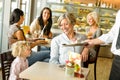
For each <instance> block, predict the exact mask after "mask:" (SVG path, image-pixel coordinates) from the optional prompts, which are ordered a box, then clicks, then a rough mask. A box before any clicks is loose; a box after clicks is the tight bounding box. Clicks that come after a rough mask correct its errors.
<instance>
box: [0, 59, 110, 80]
mask: <svg viewBox="0 0 120 80" xmlns="http://www.w3.org/2000/svg"><path fill="white" fill-rule="evenodd" d="M106 64H107V65H106ZM111 64H112V59H109V58H101V57H99V58H98V62H97V80H108V79H109V73H110V70H111ZM89 68H90V73H89V75H88V80H94V75H93V71H94V70H93V69H94V65H93V64H90V65H89ZM0 80H2V76H1V70H0Z"/></svg>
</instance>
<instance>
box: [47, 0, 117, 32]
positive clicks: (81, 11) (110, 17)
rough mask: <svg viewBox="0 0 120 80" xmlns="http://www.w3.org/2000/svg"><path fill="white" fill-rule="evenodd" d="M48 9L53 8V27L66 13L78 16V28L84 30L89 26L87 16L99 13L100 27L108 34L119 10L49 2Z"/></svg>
mask: <svg viewBox="0 0 120 80" xmlns="http://www.w3.org/2000/svg"><path fill="white" fill-rule="evenodd" d="M47 5H48V7H50V8H51V10H52V14H53V27H55V26H56V25H57V19H58V17H59V16H60V15H61V14H63V13H66V12H70V13H73V14H74V15H75V16H76V20H77V26H75V27H77V28H80V29H81V28H82V29H83V28H84V29H85V27H87V26H88V24H87V23H86V16H87V14H88V13H89V12H91V11H97V12H98V14H99V15H100V21H99V25H100V27H101V29H102V30H103V33H106V32H108V31H109V30H110V28H111V27H112V26H113V24H114V21H115V16H116V12H117V10H115V9H112V8H101V7H96V6H88V5H87V4H75V3H53V2H52V3H51V2H47Z"/></svg>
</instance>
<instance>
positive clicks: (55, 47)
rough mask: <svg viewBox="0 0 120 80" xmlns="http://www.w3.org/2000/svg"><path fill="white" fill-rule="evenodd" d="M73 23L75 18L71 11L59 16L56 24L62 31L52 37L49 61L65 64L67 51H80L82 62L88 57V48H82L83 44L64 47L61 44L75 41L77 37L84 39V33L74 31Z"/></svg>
mask: <svg viewBox="0 0 120 80" xmlns="http://www.w3.org/2000/svg"><path fill="white" fill-rule="evenodd" d="M75 23H76V18H75V17H74V15H73V14H71V13H66V14H63V15H61V16H60V17H59V19H58V25H59V27H60V29H62V31H63V33H62V34H60V35H58V36H56V37H54V38H53V39H52V41H51V53H50V60H49V62H50V63H54V64H63V65H65V61H66V60H68V52H69V51H72V52H74V51H75V52H77V53H80V54H81V57H82V61H83V62H85V61H86V60H87V59H88V48H83V46H75V47H65V46H63V45H62V44H70V43H75V42H76V41H77V40H78V39H79V41H83V40H85V39H86V36H85V35H83V34H77V33H76V32H75V31H74V29H73V28H74V25H75Z"/></svg>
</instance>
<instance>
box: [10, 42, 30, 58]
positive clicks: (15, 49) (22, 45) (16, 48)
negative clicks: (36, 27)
mask: <svg viewBox="0 0 120 80" xmlns="http://www.w3.org/2000/svg"><path fill="white" fill-rule="evenodd" d="M28 46H29V42H27V41H17V42H15V43H14V44H13V45H12V55H13V56H14V57H17V56H21V57H22V55H23V54H24V51H25V50H26V49H27V47H28Z"/></svg>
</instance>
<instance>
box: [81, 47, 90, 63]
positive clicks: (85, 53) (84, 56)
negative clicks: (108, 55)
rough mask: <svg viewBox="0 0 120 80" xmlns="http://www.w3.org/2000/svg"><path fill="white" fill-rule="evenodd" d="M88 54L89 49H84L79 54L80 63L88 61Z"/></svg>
mask: <svg viewBox="0 0 120 80" xmlns="http://www.w3.org/2000/svg"><path fill="white" fill-rule="evenodd" d="M88 53H89V48H87V47H85V48H84V50H83V52H82V54H81V60H82V62H86V61H87V60H88Z"/></svg>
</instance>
